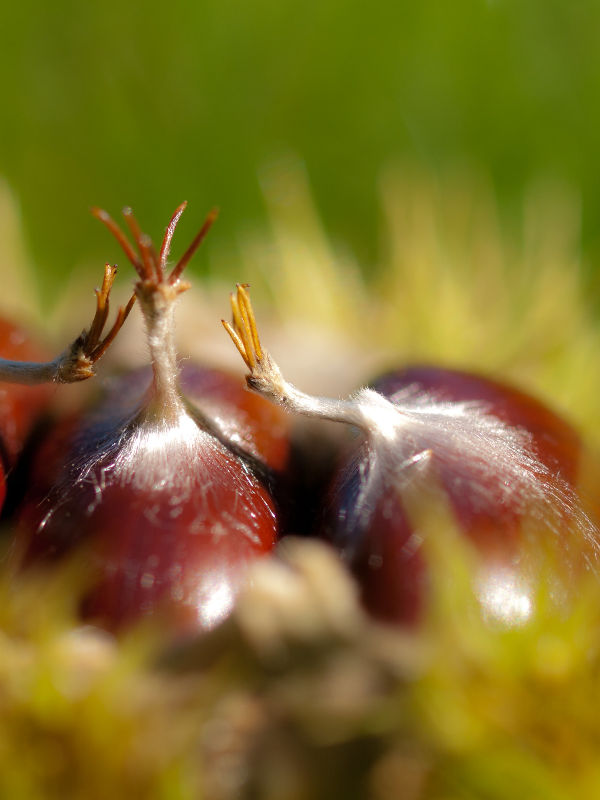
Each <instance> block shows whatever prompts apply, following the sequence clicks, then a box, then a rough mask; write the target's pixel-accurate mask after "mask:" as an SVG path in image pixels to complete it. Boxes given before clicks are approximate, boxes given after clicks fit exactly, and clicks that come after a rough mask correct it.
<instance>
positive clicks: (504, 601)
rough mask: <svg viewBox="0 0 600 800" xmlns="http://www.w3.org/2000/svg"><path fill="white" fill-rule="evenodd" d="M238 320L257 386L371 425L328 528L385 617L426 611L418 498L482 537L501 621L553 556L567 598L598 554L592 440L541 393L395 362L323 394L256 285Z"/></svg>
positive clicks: (527, 604) (327, 502)
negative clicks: (588, 487)
mask: <svg viewBox="0 0 600 800" xmlns="http://www.w3.org/2000/svg"><path fill="white" fill-rule="evenodd" d="M239 309H242V311H240V310H239ZM224 325H225V327H226V328H227V330H228V332H229V334H230V336H231V338H232V340H233V342H234V343H235V345H236V347H237V348H238V350H239V352H240V354H241V355H242V357H243V359H244V361H245V363H246V365H247V366H248V368H249V371H250V373H249V375H248V377H247V383H248V386H249V387H250V388H251V389H253V390H254V391H256V392H258V393H259V394H261V395H262V396H264V397H268V398H269V399H271V400H272V401H273V402H275V403H277V404H279V405H281V406H283V407H284V408H286V409H288V410H290V411H293V412H296V413H300V414H304V415H308V416H312V417H321V418H324V419H329V420H334V421H339V422H344V423H347V424H349V425H352V426H355V427H356V428H358V429H359V431H360V433H361V436H360V437H359V440H358V442H357V443H355V445H354V447H353V448H351V452H350V453H349V454H346V455H345V456H343V457H342V458H341V460H340V463H339V466H338V468H337V470H336V471H335V474H334V476H333V477H332V480H331V484H330V486H329V488H328V489H327V490H326V491H325V492H324V497H325V499H324V502H323V509H322V512H321V519H320V521H319V522H318V523H316V524H315V529H316V530H315V533H317V534H318V535H319V536H321V537H323V538H325V539H327V540H328V541H329V542H331V543H332V544H333V545H334V546H335V547H336V548H337V549H338V550H339V552H340V553H341V554H342V557H343V558H344V560H345V561H346V562H347V564H348V566H349V567H350V569H351V571H352V572H353V573H354V575H355V576H356V578H357V580H358V583H359V586H360V591H361V594H362V599H363V602H364V605H365V607H366V608H367V609H368V610H369V611H370V612H371V614H372V615H373V616H375V617H376V618H378V619H380V620H383V621H386V622H392V623H398V624H403V625H407V626H412V625H415V624H416V623H417V622H418V621H419V620H420V619H422V617H423V613H424V610H425V608H426V605H427V598H428V591H427V585H428V580H429V578H428V569H427V537H431V536H435V535H436V533H435V531H431V530H426V531H425V530H423V529H422V527H421V526H420V524H419V522H418V519H416V518H418V517H419V516H420V515H419V514H415V507H416V506H415V504H417V506H418V504H421V505H424V504H429V503H434V504H435V503H437V504H441V505H443V506H444V507H447V509H448V513H449V517H450V518H451V519H452V521H453V524H454V525H455V526H456V528H457V529H458V530H459V531H460V532H461V533H462V534H464V540H465V542H467V543H469V544H470V545H471V546H472V549H473V550H474V554H475V556H476V561H477V564H478V567H477V570H476V571H477V574H476V575H474V576H473V583H474V590H475V592H476V595H477V597H478V599H479V601H480V603H481V608H482V613H483V615H484V617H485V618H486V619H488V620H490V621H492V620H495V621H497V622H499V623H501V624H506V625H518V624H523V623H524V622H526V621H527V619H529V617H530V616H531V615H532V614H533V613H534V611H535V603H536V592H537V591H538V589H539V588H540V586H541V582H542V581H544V580H546V578H547V575H546V573H547V565H548V563H549V561H551V562H552V564H553V569H552V578H551V583H552V585H551V586H550V587H549V588H548V591H549V593H550V595H552V597H553V599H554V600H555V602H556V604H557V606H560V605H561V603H562V601H563V598H564V596H565V592H567V591H568V590H569V589H572V588H573V587H574V586H575V585H576V577H577V575H578V574H580V572H581V570H583V569H587V568H588V567H589V566H590V565H593V564H595V563H596V562H597V550H598V529H597V525H596V521H597V513H596V510H595V509H594V507H593V504H592V503H591V502H590V501H589V499H588V498H587V497H586V496H585V492H584V491H583V489H582V487H581V485H580V477H581V476H580V468H581V463H582V454H583V451H584V448H583V445H582V442H581V440H580V438H579V436H578V435H577V433H576V432H575V430H574V429H573V428H572V427H571V426H570V425H569V424H568V423H567V422H565V421H564V420H563V419H561V417H559V416H558V415H557V414H555V413H554V412H552V411H551V410H550V409H548V408H546V406H544V405H543V404H542V403H541V402H539V401H537V400H535V399H534V398H532V397H530V396H529V395H527V394H525V393H524V392H521V391H518V390H516V389H514V388H511V387H509V386H506V385H504V384H502V383H499V382H496V381H494V380H491V379H489V378H485V377H480V376H476V375H471V374H468V373H465V372H460V371H456V370H451V369H442V368H439V367H413V368H408V369H404V370H400V371H397V372H392V373H390V374H388V375H386V376H384V377H382V378H381V379H379V380H378V381H376V382H375V383H374V384H373V385H372V386H371V387H369V388H364V389H361V390H360V391H358V392H356V394H354V395H352V396H351V397H349V398H347V399H345V400H334V399H328V398H319V397H311V396H308V395H306V394H304V393H302V392H300V391H299V390H298V389H296V388H295V387H294V386H292V385H291V384H290V383H288V382H287V381H286V380H285V379H284V378H283V376H282V374H281V371H280V370H279V368H278V366H277V365H276V364H275V362H274V361H273V359H272V358H271V357H270V355H269V354H268V353H267V352H266V351H265V350H264V349H263V348H262V346H261V344H260V340H259V337H258V334H257V330H256V324H255V320H254V315H253V313H252V308H251V305H250V301H249V298H248V293H247V291H246V289H245V287H244V286H239V287H238V292H237V301H236V303H235V305H234V308H233V323H232V324H230V323H225V322H224Z"/></svg>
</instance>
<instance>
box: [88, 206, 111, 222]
mask: <svg viewBox="0 0 600 800" xmlns="http://www.w3.org/2000/svg"><path fill="white" fill-rule="evenodd" d="M90 214H91V215H92V216H93V217H96V219H99V220H101V221H102V222H105V221H106V220H107V219H109V215H108V212H107V211H105V210H104V209H103V208H100V207H99V206H92V207H91V208H90Z"/></svg>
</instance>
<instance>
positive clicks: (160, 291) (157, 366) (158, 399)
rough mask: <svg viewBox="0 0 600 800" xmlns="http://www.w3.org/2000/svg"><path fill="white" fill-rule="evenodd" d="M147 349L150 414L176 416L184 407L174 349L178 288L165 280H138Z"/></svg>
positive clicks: (162, 416) (137, 291) (137, 287)
mask: <svg viewBox="0 0 600 800" xmlns="http://www.w3.org/2000/svg"><path fill="white" fill-rule="evenodd" d="M136 293H137V295H138V297H139V299H140V304H141V306H142V312H143V315H144V321H145V323H146V334H147V338H148V348H149V350H150V359H151V361H152V372H153V376H154V392H153V396H152V401H151V404H150V409H149V410H150V413H151V414H152V415H156V416H159V417H161V418H162V419H168V418H175V417H178V416H179V415H180V414H181V413H182V412H184V410H185V406H184V403H183V400H182V398H181V394H180V392H179V386H178V377H179V367H178V364H177V351H176V348H175V307H176V301H177V296H178V295H179V294H180V289H179V287H172V286H169V285H168V284H165V283H159V284H152V283H148V284H146V283H144V282H141V283H138V284H137V285H136Z"/></svg>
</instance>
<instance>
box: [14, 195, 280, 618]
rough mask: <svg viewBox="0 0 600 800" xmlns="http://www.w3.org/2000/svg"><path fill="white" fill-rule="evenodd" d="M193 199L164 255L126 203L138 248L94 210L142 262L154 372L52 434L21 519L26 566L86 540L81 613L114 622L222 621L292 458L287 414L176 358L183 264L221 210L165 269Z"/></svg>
mask: <svg viewBox="0 0 600 800" xmlns="http://www.w3.org/2000/svg"><path fill="white" fill-rule="evenodd" d="M184 207H185V204H182V205H181V206H180V207H179V208H178V209H177V211H176V212H175V214H174V215H173V218H172V219H171V222H170V224H169V226H168V228H167V231H166V234H165V237H164V240H163V243H162V247H161V250H160V253H159V254H158V255H155V252H154V250H153V248H152V244H151V242H150V240H149V239H148V237H146V236H144V235H143V234H142V233H141V232H140V230H139V228H138V225H137V223H136V221H135V219H134V217H133V215H132V213H131V211H130V210H125V212H124V214H125V218H126V220H127V223H128V225H129V228H130V230H131V231H132V233H133V236H134V238H135V240H136V243H137V246H138V250H139V255H138V254H137V253H136V252H135V250H134V249H133V247H132V245H131V244H130V243H129V241H128V239H127V238H126V237H125V235H124V234H123V233H122V232H121V231H120V230H119V229H118V227H117V226H116V224H115V223H114V221H113V220H112V219H111V218H110V217H108V215H107V214H106V213H105V212H103V211H99V210H95V212H94V213H95V215H96V216H97V217H98V218H99V219H101V220H102V221H103V222H104V223H105V224H106V225H107V226H108V227H109V229H110V230H111V231H112V232H113V233H114V234H115V236H116V237H117V239H118V241H119V243H120V244H121V246H122V247H123V249H124V251H125V253H126V255H127V256H128V258H129V259H130V261H131V262H132V264H133V265H134V267H135V269H136V270H137V272H138V275H139V280H138V282H137V283H136V285H135V294H136V296H137V298H138V300H139V303H140V306H141V309H142V312H143V315H144V320H145V324H146V331H147V340H148V347H149V351H150V357H151V361H152V368H151V369H150V370H139V371H137V372H135V373H132V374H129V375H126V376H124V377H122V378H120V379H117V380H115V381H114V382H113V385H112V386H111V387H110V390H109V391H108V392H107V393H106V396H105V397H104V399H103V400H102V401H101V402H100V403H99V404H98V405H97V406H96V407H95V408H94V409H93V410H91V411H90V412H88V413H86V414H84V415H82V416H78V417H74V418H72V419H70V420H68V421H65V422H63V423H62V424H61V425H60V426H58V427H57V428H56V429H55V430H54V431H53V432H52V433H51V434H50V436H49V437H48V439H47V440H46V442H45V444H44V446H43V448H42V449H41V451H40V453H39V455H38V457H37V459H36V462H35V467H34V474H33V477H32V481H33V484H34V487H35V488H34V489H33V490H32V493H31V495H30V498H29V502H28V504H27V507H26V509H25V511H24V513H23V515H22V524H21V536H22V538H21V543H20V544H21V550H22V559H23V561H24V563H25V564H31V563H38V562H40V561H46V560H48V559H52V558H57V557H60V556H62V555H64V554H66V553H71V552H73V549H74V547H75V546H81V547H84V548H85V550H84V552H86V553H87V556H88V558H89V559H90V561H91V563H92V565H93V566H94V568H95V570H96V573H97V580H95V582H94V585H93V588H92V590H91V592H90V594H89V596H88V597H87V599H86V602H85V615H86V617H87V618H88V619H92V620H95V621H97V622H99V623H101V624H103V625H105V626H107V627H109V628H117V627H119V626H120V625H122V624H123V623H126V622H130V621H133V620H136V619H139V618H140V617H144V616H148V615H157V614H164V615H165V617H166V619H167V620H168V623H169V625H170V626H171V627H172V628H173V630H175V631H177V632H185V631H195V630H199V629H203V628H209V627H211V626H213V625H214V624H216V623H217V622H218V621H220V620H221V619H223V617H224V616H226V615H227V613H228V612H229V611H230V609H231V607H232V605H233V600H234V597H235V595H236V593H237V591H238V587H239V586H240V584H241V582H242V581H243V579H244V572H245V570H246V567H247V565H248V564H249V563H250V562H251V561H253V560H254V559H256V558H257V557H259V556H261V555H263V554H265V553H268V552H269V551H270V550H271V548H272V547H273V545H274V543H275V541H276V539H277V535H278V524H279V523H278V510H277V506H276V504H275V501H274V499H273V494H272V484H273V481H274V479H275V475H276V473H277V471H279V470H281V469H282V468H283V467H284V466H285V463H286V460H287V455H288V436H287V422H286V419H285V415H284V414H282V413H281V412H280V410H279V409H274V408H273V407H272V406H271V405H270V404H269V403H267V402H265V401H264V400H263V399H262V398H259V397H253V396H252V395H251V394H250V393H249V392H247V391H246V390H245V387H244V385H243V382H242V381H240V380H239V379H235V378H232V377H231V376H229V375H228V374H226V373H223V372H220V371H217V370H212V369H207V368H203V367H199V366H196V365H194V364H190V363H189V362H188V363H186V365H185V367H184V368H183V369H182V370H181V371H180V369H179V366H178V362H177V356H176V350H175V341H174V312H175V307H176V304H177V301H178V299H179V297H180V295H181V294H182V292H184V291H185V290H186V289H187V288H188V286H189V284H188V283H186V282H184V281H183V280H182V278H181V273H182V271H183V268H184V267H185V265H186V264H187V262H188V261H189V260H190V258H191V256H192V254H193V253H194V251H195V249H196V248H197V247H198V245H199V244H200V242H201V241H202V239H203V237H204V235H205V234H206V232H207V231H208V229H209V227H210V225H211V223H212V221H213V219H214V214H211V215H209V217H208V218H207V221H206V222H205V224H204V226H203V227H202V229H201V231H200V233H199V234H198V236H197V237H196V238H195V240H194V241H193V242H192V244H191V246H190V247H189V248H188V250H187V251H186V253H185V254H184V255H183V256H182V258H181V259H180V260H179V261H178V263H177V264H176V265H175V266H174V267H173V269H172V270H171V271H170V272H168V271H167V258H168V254H169V248H170V242H171V237H172V235H173V232H174V229H175V226H176V224H177V221H178V219H179V217H180V216H181V213H182V212H183V210H184Z"/></svg>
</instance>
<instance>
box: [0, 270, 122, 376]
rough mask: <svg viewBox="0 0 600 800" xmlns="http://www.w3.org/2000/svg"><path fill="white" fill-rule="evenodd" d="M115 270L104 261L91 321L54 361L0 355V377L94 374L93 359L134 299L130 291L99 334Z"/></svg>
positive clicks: (101, 351)
mask: <svg viewBox="0 0 600 800" xmlns="http://www.w3.org/2000/svg"><path fill="white" fill-rule="evenodd" d="M116 274H117V268H116V267H113V266H111V265H110V264H106V265H105V267H104V277H103V279H102V286H101V287H100V289H96V312H95V314H94V318H93V320H92V323H91V325H90V327H89V329H88V330H84V331H83V333H82V334H81V335H80V336H78V337H77V339H75V341H74V342H73V343H72V344H71V346H70V347H68V348H67V349H66V350H65V351H64V353H61V355H59V356H58V357H57V358H55V359H54V361H48V362H45V363H39V364H38V363H35V362H24V361H9V360H7V359H0V381H6V382H8V383H24V384H37V383H51V382H54V383H76V382H78V381H84V380H87V378H91V377H92V376H93V375H95V369H94V366H95V364H96V362H97V361H98V360H99V359H100V358H101V357H102V356H103V355H104V353H105V352H106V350H107V349H108V347H109V346H110V344H111V343H112V341H113V340H114V338H115V336H116V335H117V333H118V332H119V331H120V329H121V327H122V326H123V323H124V322H125V320H126V319H127V317H128V315H129V312H130V311H131V309H132V307H133V304H134V302H135V295H133V296H132V297H131V298H130V299H129V302H128V303H127V305H126V306H125V307H124V308H119V310H118V312H117V316H116V319H115V322H114V323H113V326H112V327H111V329H110V330H109V331H108V333H106V335H105V336H104V338H102V332H103V331H104V328H105V326H106V321H107V319H108V313H109V306H110V303H109V297H110V291H111V289H112V285H113V283H114V280H115V276H116Z"/></svg>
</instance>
